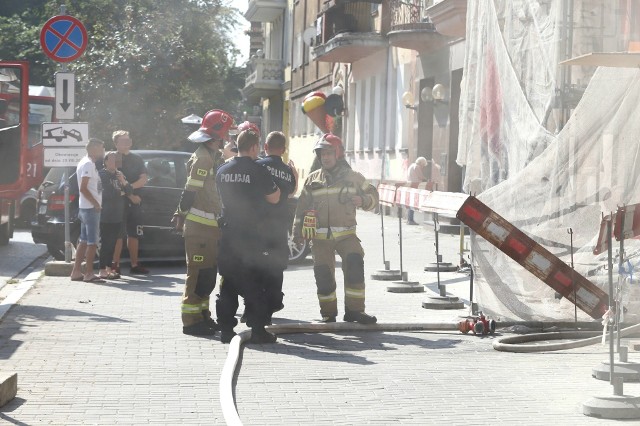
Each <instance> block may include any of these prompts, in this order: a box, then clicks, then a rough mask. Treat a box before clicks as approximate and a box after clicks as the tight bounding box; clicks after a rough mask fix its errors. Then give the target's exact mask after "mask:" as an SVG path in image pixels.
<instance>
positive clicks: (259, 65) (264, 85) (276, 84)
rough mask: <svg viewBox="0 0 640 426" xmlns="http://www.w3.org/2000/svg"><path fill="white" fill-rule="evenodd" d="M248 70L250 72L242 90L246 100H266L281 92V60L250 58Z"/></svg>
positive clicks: (282, 72)
mask: <svg viewBox="0 0 640 426" xmlns="http://www.w3.org/2000/svg"><path fill="white" fill-rule="evenodd" d="M249 69H250V70H251V71H250V73H249V75H248V76H247V78H246V79H245V86H244V89H243V90H242V93H243V94H244V96H245V97H246V98H248V99H256V98H268V97H270V96H272V95H274V94H275V93H278V92H280V91H281V90H282V83H284V69H283V67H282V61H281V60H279V59H263V58H252V59H251V60H250V61H249Z"/></svg>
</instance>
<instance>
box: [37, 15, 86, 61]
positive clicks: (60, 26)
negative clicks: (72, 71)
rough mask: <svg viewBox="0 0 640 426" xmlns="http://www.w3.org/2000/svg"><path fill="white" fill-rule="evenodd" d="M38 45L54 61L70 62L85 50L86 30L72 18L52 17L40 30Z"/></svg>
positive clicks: (65, 16)
mask: <svg viewBox="0 0 640 426" xmlns="http://www.w3.org/2000/svg"><path fill="white" fill-rule="evenodd" d="M40 45H41V46H42V50H43V51H44V54H45V55H47V56H48V57H49V58H51V59H53V60H54V61H57V62H71V61H74V60H76V59H78V58H79V57H80V56H81V55H82V54H83V53H84V50H85V49H86V48H87V30H86V29H85V28H84V25H82V22H80V21H78V20H77V19H76V18H74V17H73V16H67V15H58V16H54V17H53V18H51V19H49V20H48V21H47V22H46V23H45V24H44V26H43V27H42V30H40Z"/></svg>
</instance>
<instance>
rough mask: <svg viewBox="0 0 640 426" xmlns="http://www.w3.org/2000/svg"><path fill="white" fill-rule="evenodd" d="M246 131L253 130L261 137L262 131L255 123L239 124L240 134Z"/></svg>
mask: <svg viewBox="0 0 640 426" xmlns="http://www.w3.org/2000/svg"><path fill="white" fill-rule="evenodd" d="M244 130H252V131H253V132H254V133H255V134H257V135H258V138H259V137H260V129H259V128H258V126H257V125H256V124H255V123H252V122H250V121H243V122H242V123H240V124H238V133H240V132H242V131H244Z"/></svg>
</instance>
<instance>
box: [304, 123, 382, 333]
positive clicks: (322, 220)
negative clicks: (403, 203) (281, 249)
mask: <svg viewBox="0 0 640 426" xmlns="http://www.w3.org/2000/svg"><path fill="white" fill-rule="evenodd" d="M314 151H315V154H316V156H317V157H318V158H319V159H320V162H321V164H322V167H321V168H320V169H319V170H316V171H315V172H313V173H311V174H310V175H309V176H308V177H307V179H306V180H305V182H304V187H303V189H302V192H301V194H300V198H299V199H298V207H297V210H296V218H295V221H294V225H293V235H294V238H295V240H296V241H300V240H301V239H302V238H305V239H309V240H313V245H312V248H311V252H312V254H313V265H314V266H313V272H314V275H315V279H316V287H317V292H318V301H319V302H320V315H321V317H322V319H321V321H322V322H325V323H329V322H335V321H336V317H337V316H338V303H337V298H336V280H335V253H336V252H337V253H338V254H339V255H340V258H341V259H342V272H343V274H344V294H345V301H344V304H345V313H344V317H343V319H344V321H348V322H358V323H361V324H375V323H376V322H377V318H376V317H374V316H372V315H368V314H367V313H365V304H364V300H365V284H364V260H363V257H364V250H363V249H362V245H361V244H360V240H359V239H358V237H357V236H356V208H357V207H360V208H362V209H364V210H371V209H373V208H374V207H375V206H376V205H377V204H378V191H377V190H376V188H375V187H374V186H372V185H371V184H369V183H368V182H367V181H366V180H365V178H364V176H362V175H361V174H360V173H358V172H355V171H353V170H352V169H351V168H350V167H348V166H346V165H345V164H344V163H345V162H344V161H343V158H344V149H343V147H342V141H341V140H340V138H338V137H337V136H335V135H332V134H325V135H323V136H322V138H321V139H320V140H319V141H318V142H317V143H316V145H315V147H314Z"/></svg>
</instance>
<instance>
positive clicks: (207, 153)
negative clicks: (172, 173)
mask: <svg viewBox="0 0 640 426" xmlns="http://www.w3.org/2000/svg"><path fill="white" fill-rule="evenodd" d="M223 163H224V160H223V158H222V154H221V153H220V151H219V150H217V149H216V150H210V149H209V148H207V147H206V146H205V145H200V146H199V147H198V149H196V151H195V152H194V153H193V154H192V155H191V158H190V159H189V161H188V162H187V171H188V172H189V176H188V178H187V183H186V185H185V188H184V189H185V191H192V192H194V193H195V197H194V199H193V204H192V205H191V207H190V208H189V210H188V211H187V212H186V217H185V220H190V221H192V222H196V223H200V224H203V225H208V226H218V222H217V219H218V218H219V217H220V213H221V211H222V203H221V202H220V195H219V194H218V188H217V186H216V171H217V169H218V167H220V165H222V164H223Z"/></svg>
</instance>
